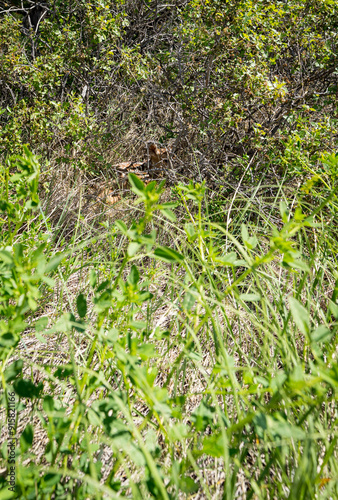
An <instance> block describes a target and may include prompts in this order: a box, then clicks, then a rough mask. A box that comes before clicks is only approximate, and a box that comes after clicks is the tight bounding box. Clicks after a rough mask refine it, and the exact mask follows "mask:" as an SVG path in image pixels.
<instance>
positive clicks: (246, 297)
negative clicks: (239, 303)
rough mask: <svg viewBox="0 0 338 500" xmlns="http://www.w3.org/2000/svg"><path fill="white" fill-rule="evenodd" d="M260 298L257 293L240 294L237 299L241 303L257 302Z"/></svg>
mask: <svg viewBox="0 0 338 500" xmlns="http://www.w3.org/2000/svg"><path fill="white" fill-rule="evenodd" d="M261 298H262V297H261V296H260V295H259V294H258V293H241V295H240V296H239V299H240V300H243V302H258V301H259V300H261Z"/></svg>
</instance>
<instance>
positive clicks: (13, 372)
mask: <svg viewBox="0 0 338 500" xmlns="http://www.w3.org/2000/svg"><path fill="white" fill-rule="evenodd" d="M22 367H23V361H22V359H17V360H16V361H13V363H11V364H10V365H9V366H8V367H7V368H6V370H5V371H4V377H5V380H6V382H7V383H9V382H11V381H12V380H14V379H15V378H16V377H17V376H18V374H19V373H21V372H22Z"/></svg>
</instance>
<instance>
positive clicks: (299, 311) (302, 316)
mask: <svg viewBox="0 0 338 500" xmlns="http://www.w3.org/2000/svg"><path fill="white" fill-rule="evenodd" d="M289 304H290V310H291V314H292V317H293V319H294V322H295V323H296V325H297V326H298V328H299V330H300V331H301V332H302V333H303V335H309V332H310V316H309V313H308V311H307V310H306V309H305V307H304V306H303V305H302V304H301V303H300V302H298V300H297V299H295V298H294V297H290V298H289Z"/></svg>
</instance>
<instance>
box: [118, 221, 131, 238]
mask: <svg viewBox="0 0 338 500" xmlns="http://www.w3.org/2000/svg"><path fill="white" fill-rule="evenodd" d="M115 226H116V227H117V229H119V230H120V231H121V233H122V234H124V235H126V234H127V232H128V228H127V226H126V224H125V222H123V220H117V221H115Z"/></svg>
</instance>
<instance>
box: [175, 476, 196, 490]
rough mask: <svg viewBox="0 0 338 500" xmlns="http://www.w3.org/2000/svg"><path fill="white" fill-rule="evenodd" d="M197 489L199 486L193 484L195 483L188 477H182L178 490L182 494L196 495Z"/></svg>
mask: <svg viewBox="0 0 338 500" xmlns="http://www.w3.org/2000/svg"><path fill="white" fill-rule="evenodd" d="M199 488H200V487H199V484H198V483H195V481H194V480H193V479H191V477H189V476H183V477H182V478H181V479H180V490H181V491H183V493H186V494H189V493H196V492H197V491H198V490H199Z"/></svg>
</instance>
